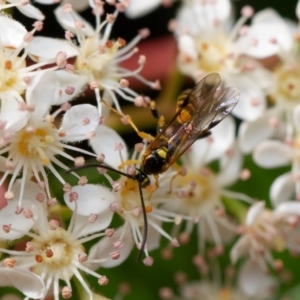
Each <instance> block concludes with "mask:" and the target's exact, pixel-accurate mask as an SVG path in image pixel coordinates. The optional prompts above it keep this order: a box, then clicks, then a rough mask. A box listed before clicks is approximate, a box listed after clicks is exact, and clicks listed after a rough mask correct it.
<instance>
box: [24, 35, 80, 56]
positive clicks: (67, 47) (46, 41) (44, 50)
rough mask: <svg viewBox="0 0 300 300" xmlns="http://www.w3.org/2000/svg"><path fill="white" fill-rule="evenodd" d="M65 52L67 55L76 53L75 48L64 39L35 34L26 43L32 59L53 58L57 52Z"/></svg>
mask: <svg viewBox="0 0 300 300" xmlns="http://www.w3.org/2000/svg"><path fill="white" fill-rule="evenodd" d="M61 51H63V52H65V53H66V54H67V57H68V58H69V57H73V56H76V55H78V50H77V48H76V47H75V46H74V45H73V44H71V43H69V42H68V41H65V40H60V39H54V38H49V37H43V36H36V37H34V38H33V40H32V41H31V42H30V43H29V45H28V52H29V56H30V58H31V59H33V60H34V61H37V62H38V61H44V60H48V59H55V58H56V55H57V53H58V52H61Z"/></svg>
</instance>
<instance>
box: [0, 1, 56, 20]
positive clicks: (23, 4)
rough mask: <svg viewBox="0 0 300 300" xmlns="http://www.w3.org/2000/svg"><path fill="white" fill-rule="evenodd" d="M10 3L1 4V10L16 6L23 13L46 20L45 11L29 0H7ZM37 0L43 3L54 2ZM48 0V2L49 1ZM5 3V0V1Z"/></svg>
mask: <svg viewBox="0 0 300 300" xmlns="http://www.w3.org/2000/svg"><path fill="white" fill-rule="evenodd" d="M7 2H9V3H10V4H0V10H2V9H7V8H10V7H16V8H17V9H18V10H19V11H20V12H21V13H22V14H24V15H25V16H27V17H29V18H33V19H36V20H44V19H45V16H44V15H43V13H42V12H41V11H40V10H39V9H37V8H36V7H34V6H33V5H31V4H30V3H29V1H28V0H7ZM36 2H39V3H42V4H50V3H51V4H52V3H53V1H52V0H37V1H36ZM47 2H48V3H47ZM4 3H5V1H4Z"/></svg>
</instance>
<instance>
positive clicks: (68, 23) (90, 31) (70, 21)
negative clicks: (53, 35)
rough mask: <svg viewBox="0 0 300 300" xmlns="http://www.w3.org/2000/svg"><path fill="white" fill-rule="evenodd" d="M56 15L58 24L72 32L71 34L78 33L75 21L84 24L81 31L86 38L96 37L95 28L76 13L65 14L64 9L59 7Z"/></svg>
mask: <svg viewBox="0 0 300 300" xmlns="http://www.w3.org/2000/svg"><path fill="white" fill-rule="evenodd" d="M54 14H55V16H56V19H57V21H58V23H59V24H60V25H61V26H62V27H63V28H64V29H65V30H70V31H71V32H73V33H75V34H76V32H77V29H76V26H75V20H76V21H81V22H82V23H83V24H84V27H83V28H81V31H82V32H83V33H84V34H85V35H86V36H94V35H95V30H94V28H93V26H92V25H91V24H90V23H88V22H87V21H86V20H85V19H83V18H82V17H81V16H80V15H79V14H78V13H76V11H72V12H71V13H68V12H64V8H63V7H62V6H61V5H59V6H58V7H57V8H56V9H55V10H54Z"/></svg>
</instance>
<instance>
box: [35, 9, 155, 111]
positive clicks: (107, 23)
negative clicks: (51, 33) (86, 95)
mask: <svg viewBox="0 0 300 300" xmlns="http://www.w3.org/2000/svg"><path fill="white" fill-rule="evenodd" d="M118 4H120V3H117V4H116V7H117V8H116V10H115V11H114V13H113V14H107V15H106V19H105V20H103V21H101V14H102V12H103V7H102V4H97V5H95V6H94V5H93V11H94V13H95V16H96V28H93V27H92V26H91V25H90V24H89V23H88V22H87V21H85V20H84V19H83V18H82V17H81V16H80V15H79V14H77V13H76V12H75V11H73V10H72V9H71V7H70V5H67V4H66V5H65V6H59V7H58V8H57V9H56V10H55V15H56V18H57V20H58V22H59V23H60V24H61V25H62V27H63V28H64V29H66V30H67V31H66V35H65V36H66V39H67V40H68V41H69V47H71V48H72V49H70V50H69V49H66V50H65V48H64V46H63V44H61V41H58V40H55V39H50V38H44V37H38V38H35V39H34V40H33V41H32V43H31V46H30V47H31V48H30V49H31V52H34V55H35V56H36V57H38V59H45V58H48V56H49V55H52V52H53V51H66V52H67V54H68V56H76V60H75V65H74V66H75V74H74V75H76V76H77V77H79V78H80V79H81V80H82V81H83V82H84V83H85V84H88V85H89V86H90V88H91V89H93V90H94V91H95V95H96V99H97V105H98V108H99V111H100V112H101V105H102V104H101V100H102V98H103V97H104V98H105V100H106V102H109V104H112V103H113V104H114V105H115V106H116V108H117V110H119V111H121V108H120V105H119V103H118V100H117V96H121V97H122V98H123V99H125V100H128V101H131V102H134V103H137V105H143V98H142V97H141V96H139V95H138V94H137V93H136V92H135V91H133V90H132V89H131V88H130V87H129V81H128V80H127V78H128V77H134V78H136V79H138V80H139V81H141V82H142V83H144V84H146V85H149V86H150V87H152V88H156V89H159V82H150V81H148V80H146V79H145V78H143V77H142V76H141V75H140V72H141V70H142V69H143V66H144V64H145V62H146V58H145V56H143V55H140V57H139V59H138V67H137V69H136V70H133V71H131V70H128V69H125V68H123V67H121V66H120V63H122V62H123V61H125V60H127V59H128V58H129V57H131V56H133V55H134V54H136V52H137V51H138V49H137V48H136V45H137V44H138V42H139V41H140V40H141V39H143V38H145V37H147V36H148V34H149V31H148V30H147V29H143V30H140V32H139V34H138V35H137V36H136V37H135V38H134V39H133V40H132V41H130V42H129V43H128V44H127V43H126V41H125V40H123V39H121V38H119V39H117V40H116V41H112V40H110V39H109V37H110V34H111V30H112V26H113V23H114V21H115V19H116V18H117V16H118V13H119V11H118V9H120V8H119V6H118ZM73 37H75V38H76V39H77V41H78V45H75V44H74V43H73V42H72V38H73ZM40 44H41V45H43V44H44V45H49V47H48V48H49V50H46V51H43V50H44V47H42V48H41V47H39V45H40ZM33 48H34V49H33ZM80 79H78V80H80ZM100 91H104V92H103V95H102V92H101V93H100ZM101 114H102V113H101Z"/></svg>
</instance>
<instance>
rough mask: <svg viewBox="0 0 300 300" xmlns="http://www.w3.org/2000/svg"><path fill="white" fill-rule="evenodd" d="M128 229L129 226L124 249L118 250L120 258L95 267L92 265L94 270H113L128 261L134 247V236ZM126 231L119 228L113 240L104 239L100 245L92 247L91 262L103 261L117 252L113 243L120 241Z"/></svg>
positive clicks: (123, 240) (125, 235)
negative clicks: (95, 260) (110, 254)
mask: <svg viewBox="0 0 300 300" xmlns="http://www.w3.org/2000/svg"><path fill="white" fill-rule="evenodd" d="M128 227H129V226H127V230H126V232H125V234H124V236H123V238H122V242H123V243H124V245H123V247H121V248H120V249H118V250H119V251H120V257H119V258H118V259H116V260H112V259H110V260H108V261H106V262H104V263H102V264H95V265H94V264H93V265H91V264H90V265H89V266H90V267H91V268H92V269H94V270H95V269H98V268H99V267H103V268H113V267H116V266H118V265H120V264H121V263H122V262H124V261H125V260H126V259H127V257H128V256H129V254H130V253H131V250H132V248H133V245H134V243H133V239H132V235H131V232H130V229H128ZM124 229H125V227H124V226H122V227H120V228H118V229H117V230H116V231H115V233H114V235H113V237H112V238H109V237H104V238H103V239H101V240H100V242H99V243H97V244H95V245H94V246H92V247H91V249H90V252H89V259H90V260H92V259H101V258H104V257H107V256H108V254H109V253H110V252H112V251H115V249H114V247H113V241H116V240H118V239H119V238H120V237H121V236H122V233H123V231H124Z"/></svg>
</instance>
